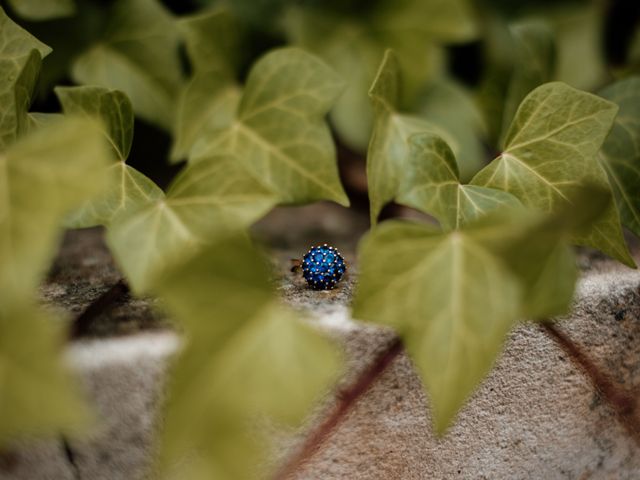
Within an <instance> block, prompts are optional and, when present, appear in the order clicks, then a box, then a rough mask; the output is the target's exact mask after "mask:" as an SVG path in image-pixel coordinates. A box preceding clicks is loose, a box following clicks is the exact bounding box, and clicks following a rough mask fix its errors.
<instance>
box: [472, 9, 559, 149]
mask: <svg viewBox="0 0 640 480" xmlns="http://www.w3.org/2000/svg"><path fill="white" fill-rule="evenodd" d="M487 32H488V33H487V38H486V50H487V52H486V57H487V64H488V65H487V67H486V71H485V74H484V78H483V81H482V84H481V87H480V97H479V102H480V105H481V107H482V109H483V111H484V113H485V120H486V123H487V126H488V134H489V140H490V142H491V143H492V144H496V145H497V144H498V143H499V141H501V140H502V138H503V137H504V135H505V134H506V132H507V129H508V127H509V125H511V121H512V120H513V117H514V115H515V113H516V110H517V108H518V105H520V102H521V101H522V100H523V99H524V98H525V97H526V95H527V94H528V93H529V92H530V91H532V90H533V89H534V88H536V87H538V86H540V85H542V84H543V83H545V82H548V81H550V80H552V78H553V73H554V68H555V60H556V49H555V37H554V33H553V31H552V30H551V28H550V27H549V25H548V24H547V23H545V22H542V21H526V22H520V23H514V24H511V25H506V24H505V23H503V22H502V20H500V19H498V18H491V19H490V20H489V22H488V24H487Z"/></svg>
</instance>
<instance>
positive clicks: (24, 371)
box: [0, 292, 90, 447]
mask: <svg viewBox="0 0 640 480" xmlns="http://www.w3.org/2000/svg"><path fill="white" fill-rule="evenodd" d="M5 293H6V292H3V293H2V294H0V297H2V300H1V304H2V307H0V371H1V372H2V377H1V378H0V416H1V418H2V422H0V447H2V446H8V444H9V442H10V441H12V440H14V439H16V438H19V437H21V436H23V437H33V436H39V437H41V436H47V435H51V436H58V435H59V434H61V433H67V434H69V433H76V431H77V430H78V429H80V428H81V427H84V426H86V424H87V423H88V421H89V419H90V417H89V412H88V410H87V408H86V406H85V405H84V403H83V402H82V401H80V397H79V395H78V393H79V392H78V391H76V389H75V388H73V387H74V386H73V384H72V382H71V378H70V377H69V376H68V374H67V373H66V372H65V371H64V369H63V367H62V362H61V360H62V359H61V358H60V347H61V346H62V343H63V336H62V331H61V330H60V329H59V328H57V327H56V321H55V320H54V319H52V318H49V316H48V315H46V314H44V313H43V312H41V311H39V310H38V309H36V308H35V307H33V306H31V305H29V304H27V303H21V302H16V301H15V299H14V298H11V297H10V296H9V297H7V296H6V295H5ZM36 353H37V354H36Z"/></svg>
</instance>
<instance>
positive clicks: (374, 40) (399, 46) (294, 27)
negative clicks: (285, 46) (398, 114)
mask: <svg viewBox="0 0 640 480" xmlns="http://www.w3.org/2000/svg"><path fill="white" fill-rule="evenodd" d="M285 26H286V30H287V33H288V35H289V38H290V39H291V41H292V42H293V43H295V44H298V45H301V46H303V47H305V48H308V49H310V50H311V51H313V52H314V53H317V54H318V55H320V56H321V57H322V58H323V59H325V60H326V61H327V62H328V63H329V64H330V65H331V66H333V67H334V68H335V69H336V70H337V71H338V73H340V74H341V75H342V77H343V78H345V79H346V80H347V89H346V91H345V92H344V94H343V95H342V96H341V97H340V98H339V100H338V103H337V104H336V106H335V108H334V109H333V111H332V113H331V119H332V122H333V123H334V125H335V126H336V129H337V131H338V132H339V134H340V137H341V139H342V140H343V141H344V142H345V143H346V144H347V145H349V146H350V147H351V148H353V149H356V150H363V149H364V148H365V147H366V145H367V142H368V141H369V136H370V133H371V129H372V126H373V112H372V110H371V107H370V105H369V101H368V99H367V96H366V94H365V92H366V91H367V88H368V87H369V85H370V84H371V81H372V79H373V78H374V77H375V74H376V69H377V67H378V65H379V63H380V59H381V58H382V56H383V53H384V51H385V49H387V48H392V49H393V50H395V51H396V53H397V55H398V59H399V63H400V65H401V67H402V73H403V85H402V90H403V92H404V93H403V102H406V103H412V101H413V100H414V96H415V94H416V93H417V90H418V89H420V88H422V87H423V86H424V84H425V82H426V81H427V80H428V79H429V78H430V77H431V76H432V73H433V71H434V70H435V69H437V68H439V57H440V55H439V50H438V48H436V47H435V46H434V45H433V44H434V42H435V43H446V42H455V41H465V40H469V39H470V38H472V37H473V36H474V35H475V33H476V28H475V22H474V19H473V16H472V12H471V8H470V7H469V4H468V3H467V2H466V0H455V1H447V2H443V1H441V0H406V1H401V2H397V1H392V0H385V1H381V2H376V4H375V6H373V7H370V8H368V9H366V10H365V11H362V9H358V10H357V16H355V15H353V16H349V15H337V14H334V15H332V14H329V13H327V12H326V11H319V10H318V9H314V8H307V9H302V8H297V9H292V10H291V11H290V12H289V14H288V16H287V21H286V22H285Z"/></svg>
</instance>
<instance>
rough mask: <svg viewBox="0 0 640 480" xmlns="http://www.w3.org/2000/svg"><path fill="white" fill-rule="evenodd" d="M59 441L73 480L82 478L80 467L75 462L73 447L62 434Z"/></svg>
mask: <svg viewBox="0 0 640 480" xmlns="http://www.w3.org/2000/svg"><path fill="white" fill-rule="evenodd" d="M60 443H61V444H62V451H63V452H64V456H65V458H66V459H67V463H68V464H69V468H70V469H71V471H72V472H73V478H74V479H75V480H82V475H81V474H80V467H79V466H78V464H77V463H76V454H75V452H74V450H73V448H72V447H71V444H70V443H69V441H68V440H67V439H66V437H64V436H61V437H60Z"/></svg>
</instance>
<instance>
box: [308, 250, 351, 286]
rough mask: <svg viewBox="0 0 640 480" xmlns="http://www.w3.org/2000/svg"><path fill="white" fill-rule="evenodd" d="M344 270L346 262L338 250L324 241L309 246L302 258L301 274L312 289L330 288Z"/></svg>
mask: <svg viewBox="0 0 640 480" xmlns="http://www.w3.org/2000/svg"><path fill="white" fill-rule="evenodd" d="M346 270H347V264H346V263H345V261H344V258H342V255H340V252H338V250H337V249H336V248H334V247H330V246H328V245H327V244H326V243H325V244H324V245H321V246H317V247H311V248H310V249H309V251H308V252H307V253H306V254H305V256H304V257H303V258H302V276H303V277H304V279H305V280H306V281H307V283H308V284H309V287H311V288H313V289H314V290H331V289H332V288H333V287H335V286H336V284H337V283H338V282H339V281H340V279H341V278H342V276H343V275H344V272H346Z"/></svg>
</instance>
